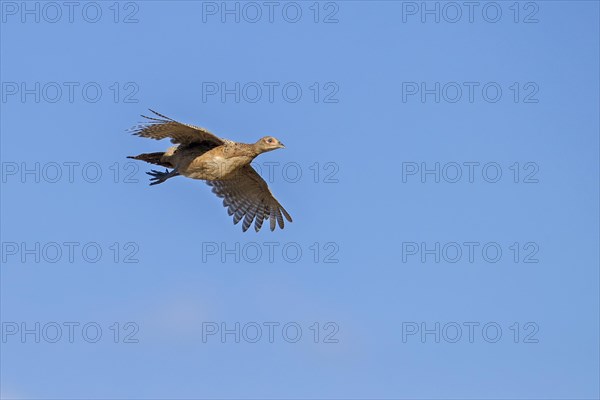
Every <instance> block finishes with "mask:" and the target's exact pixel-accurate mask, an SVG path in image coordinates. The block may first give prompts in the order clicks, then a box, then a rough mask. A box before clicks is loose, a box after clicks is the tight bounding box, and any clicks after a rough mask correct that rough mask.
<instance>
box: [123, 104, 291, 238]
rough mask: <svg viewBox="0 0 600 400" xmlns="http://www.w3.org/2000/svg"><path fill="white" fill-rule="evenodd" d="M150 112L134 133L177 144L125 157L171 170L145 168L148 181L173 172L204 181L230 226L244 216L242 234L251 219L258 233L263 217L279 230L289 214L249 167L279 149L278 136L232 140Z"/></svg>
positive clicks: (158, 179) (164, 179)
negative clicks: (228, 217)
mask: <svg viewBox="0 0 600 400" xmlns="http://www.w3.org/2000/svg"><path fill="white" fill-rule="evenodd" d="M150 111H152V110H150ZM152 113H154V114H155V115H156V117H147V116H144V115H142V117H144V118H146V119H147V120H148V121H147V122H145V123H143V124H141V125H138V126H136V127H135V128H133V129H132V130H133V134H134V135H137V136H140V137H146V138H150V139H156V140H160V139H165V138H171V142H172V143H175V144H176V146H173V147H170V148H169V149H168V150H167V151H166V152H164V153H162V152H158V153H144V154H140V155H138V156H132V157H128V158H133V159H135V160H141V161H145V162H148V163H151V164H155V165H161V166H163V167H166V168H172V169H173V170H172V171H168V170H167V171H165V172H159V171H155V170H152V171H151V172H148V175H151V176H152V178H151V179H150V181H151V183H150V185H156V184H159V183H162V182H164V181H166V180H167V179H169V178H172V177H174V176H178V175H183V176H186V177H188V178H192V179H201V180H204V181H206V183H207V184H209V185H210V186H212V188H213V189H212V191H213V193H215V194H216V195H217V196H218V197H221V198H223V205H224V206H225V207H227V212H228V213H229V215H233V222H234V224H237V223H238V222H240V221H241V220H242V219H243V223H242V230H243V231H244V232H245V231H246V230H248V228H249V227H250V226H251V225H252V222H253V221H254V229H255V230H256V231H257V232H258V231H259V230H260V228H261V227H262V224H263V221H264V220H266V219H269V220H270V228H271V230H272V231H273V230H275V227H276V224H278V225H279V227H280V228H281V229H283V227H284V217H285V219H287V220H288V221H289V222H292V217H291V216H290V214H288V212H287V211H286V210H285V209H284V208H283V207H282V206H281V204H279V202H278V201H277V199H276V198H275V197H274V196H273V194H272V193H271V191H270V190H269V187H268V185H267V183H266V182H265V181H264V180H263V179H262V178H261V177H260V175H259V174H258V173H257V172H256V171H255V170H254V168H252V166H250V163H251V162H252V160H253V159H254V158H255V157H256V156H258V155H259V154H262V153H265V152H267V151H272V150H276V149H280V148H283V147H284V146H283V144H282V143H281V142H280V141H279V140H277V139H275V138H274V137H272V136H265V137H263V138H261V139H260V140H258V141H257V142H256V143H252V144H246V143H237V142H233V141H231V140H227V139H222V138H219V137H217V136H215V135H214V134H212V133H211V132H209V131H208V130H207V129H204V128H200V127H198V126H193V125H188V124H182V123H181V122H177V121H175V120H173V119H171V118H169V117H165V116H164V115H162V114H159V113H157V112H156V111H152Z"/></svg>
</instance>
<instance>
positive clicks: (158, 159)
mask: <svg viewBox="0 0 600 400" xmlns="http://www.w3.org/2000/svg"><path fill="white" fill-rule="evenodd" d="M164 154H165V153H162V152H158V153H144V154H140V155H139V156H128V157H127V158H132V159H134V160H141V161H146V162H147V163H150V164H155V165H161V166H163V167H166V168H173V166H172V165H171V164H170V163H168V162H164V161H163V160H162V158H163V155H164Z"/></svg>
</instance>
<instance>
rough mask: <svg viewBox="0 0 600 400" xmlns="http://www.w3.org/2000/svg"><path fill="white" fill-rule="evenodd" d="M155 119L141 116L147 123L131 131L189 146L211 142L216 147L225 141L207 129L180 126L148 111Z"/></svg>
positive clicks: (179, 123) (142, 135)
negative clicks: (195, 143) (190, 144)
mask: <svg viewBox="0 0 600 400" xmlns="http://www.w3.org/2000/svg"><path fill="white" fill-rule="evenodd" d="M150 111H151V112H153V113H154V114H155V115H156V116H157V117H147V116H145V115H142V117H144V118H146V119H147V120H148V121H147V122H144V123H142V124H140V125H137V126H135V127H133V128H132V129H131V131H132V132H133V134H134V135H137V136H141V137H145V138H150V139H156V140H160V139H164V138H171V142H172V143H180V144H189V143H194V142H198V143H199V142H205V141H208V142H212V143H214V144H216V145H222V144H224V143H225V142H227V140H224V139H221V138H219V137H217V136H215V135H214V134H212V133H211V132H209V131H208V130H207V129H204V128H200V127H199V126H194V125H188V124H182V123H181V122H177V121H175V120H173V119H171V118H169V117H166V116H164V115H162V114H159V113H157V112H156V111H153V110H150Z"/></svg>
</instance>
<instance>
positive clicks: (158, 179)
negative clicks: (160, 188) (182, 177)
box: [146, 169, 179, 186]
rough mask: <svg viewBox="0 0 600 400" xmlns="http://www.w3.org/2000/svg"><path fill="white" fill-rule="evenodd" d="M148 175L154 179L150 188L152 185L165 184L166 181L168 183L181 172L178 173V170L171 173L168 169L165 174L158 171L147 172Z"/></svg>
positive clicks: (151, 180)
mask: <svg viewBox="0 0 600 400" xmlns="http://www.w3.org/2000/svg"><path fill="white" fill-rule="evenodd" d="M146 173H147V174H148V175H150V176H152V178H150V182H151V183H150V186H152V185H158V184H159V183H163V182H164V181H166V180H167V179H169V178H172V177H174V176H177V175H179V172H177V169H174V170H173V171H170V172H169V170H168V169H165V172H159V171H156V170H152V171H150V172H146Z"/></svg>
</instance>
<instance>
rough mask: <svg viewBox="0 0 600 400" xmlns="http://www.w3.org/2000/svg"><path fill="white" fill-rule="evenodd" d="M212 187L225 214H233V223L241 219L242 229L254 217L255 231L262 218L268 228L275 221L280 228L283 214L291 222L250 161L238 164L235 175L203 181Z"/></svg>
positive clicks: (272, 225)
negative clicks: (224, 178) (247, 163)
mask: <svg viewBox="0 0 600 400" xmlns="http://www.w3.org/2000/svg"><path fill="white" fill-rule="evenodd" d="M206 183H208V184H209V185H210V186H212V188H213V189H212V191H213V193H215V194H216V195H217V196H218V197H221V198H222V199H223V205H224V206H225V207H227V212H228V213H229V215H233V223H234V224H237V223H238V222H240V221H241V220H242V219H243V220H244V222H243V223H242V230H243V231H244V232H246V231H247V230H248V228H249V227H250V225H252V221H253V220H254V230H256V232H258V231H259V230H260V228H261V227H262V224H263V221H264V220H266V219H269V220H270V227H271V230H272V231H274V230H275V222H276V221H277V223H278V224H279V227H280V228H281V229H283V226H284V221H283V217H284V216H285V218H286V219H287V220H288V221H289V222H292V217H291V216H290V214H288V212H287V211H286V210H285V209H284V208H283V207H282V206H281V204H279V202H278V201H277V199H276V198H275V197H274V196H273V194H272V193H271V191H270V190H269V187H268V186H267V183H266V182H265V181H264V180H263V178H261V177H260V175H259V174H258V173H257V172H256V171H255V170H254V168H252V167H251V166H250V165H246V166H244V167H242V168H240V170H239V172H238V173H237V174H236V176H235V178H232V179H227V180H218V181H207V182H206Z"/></svg>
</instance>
